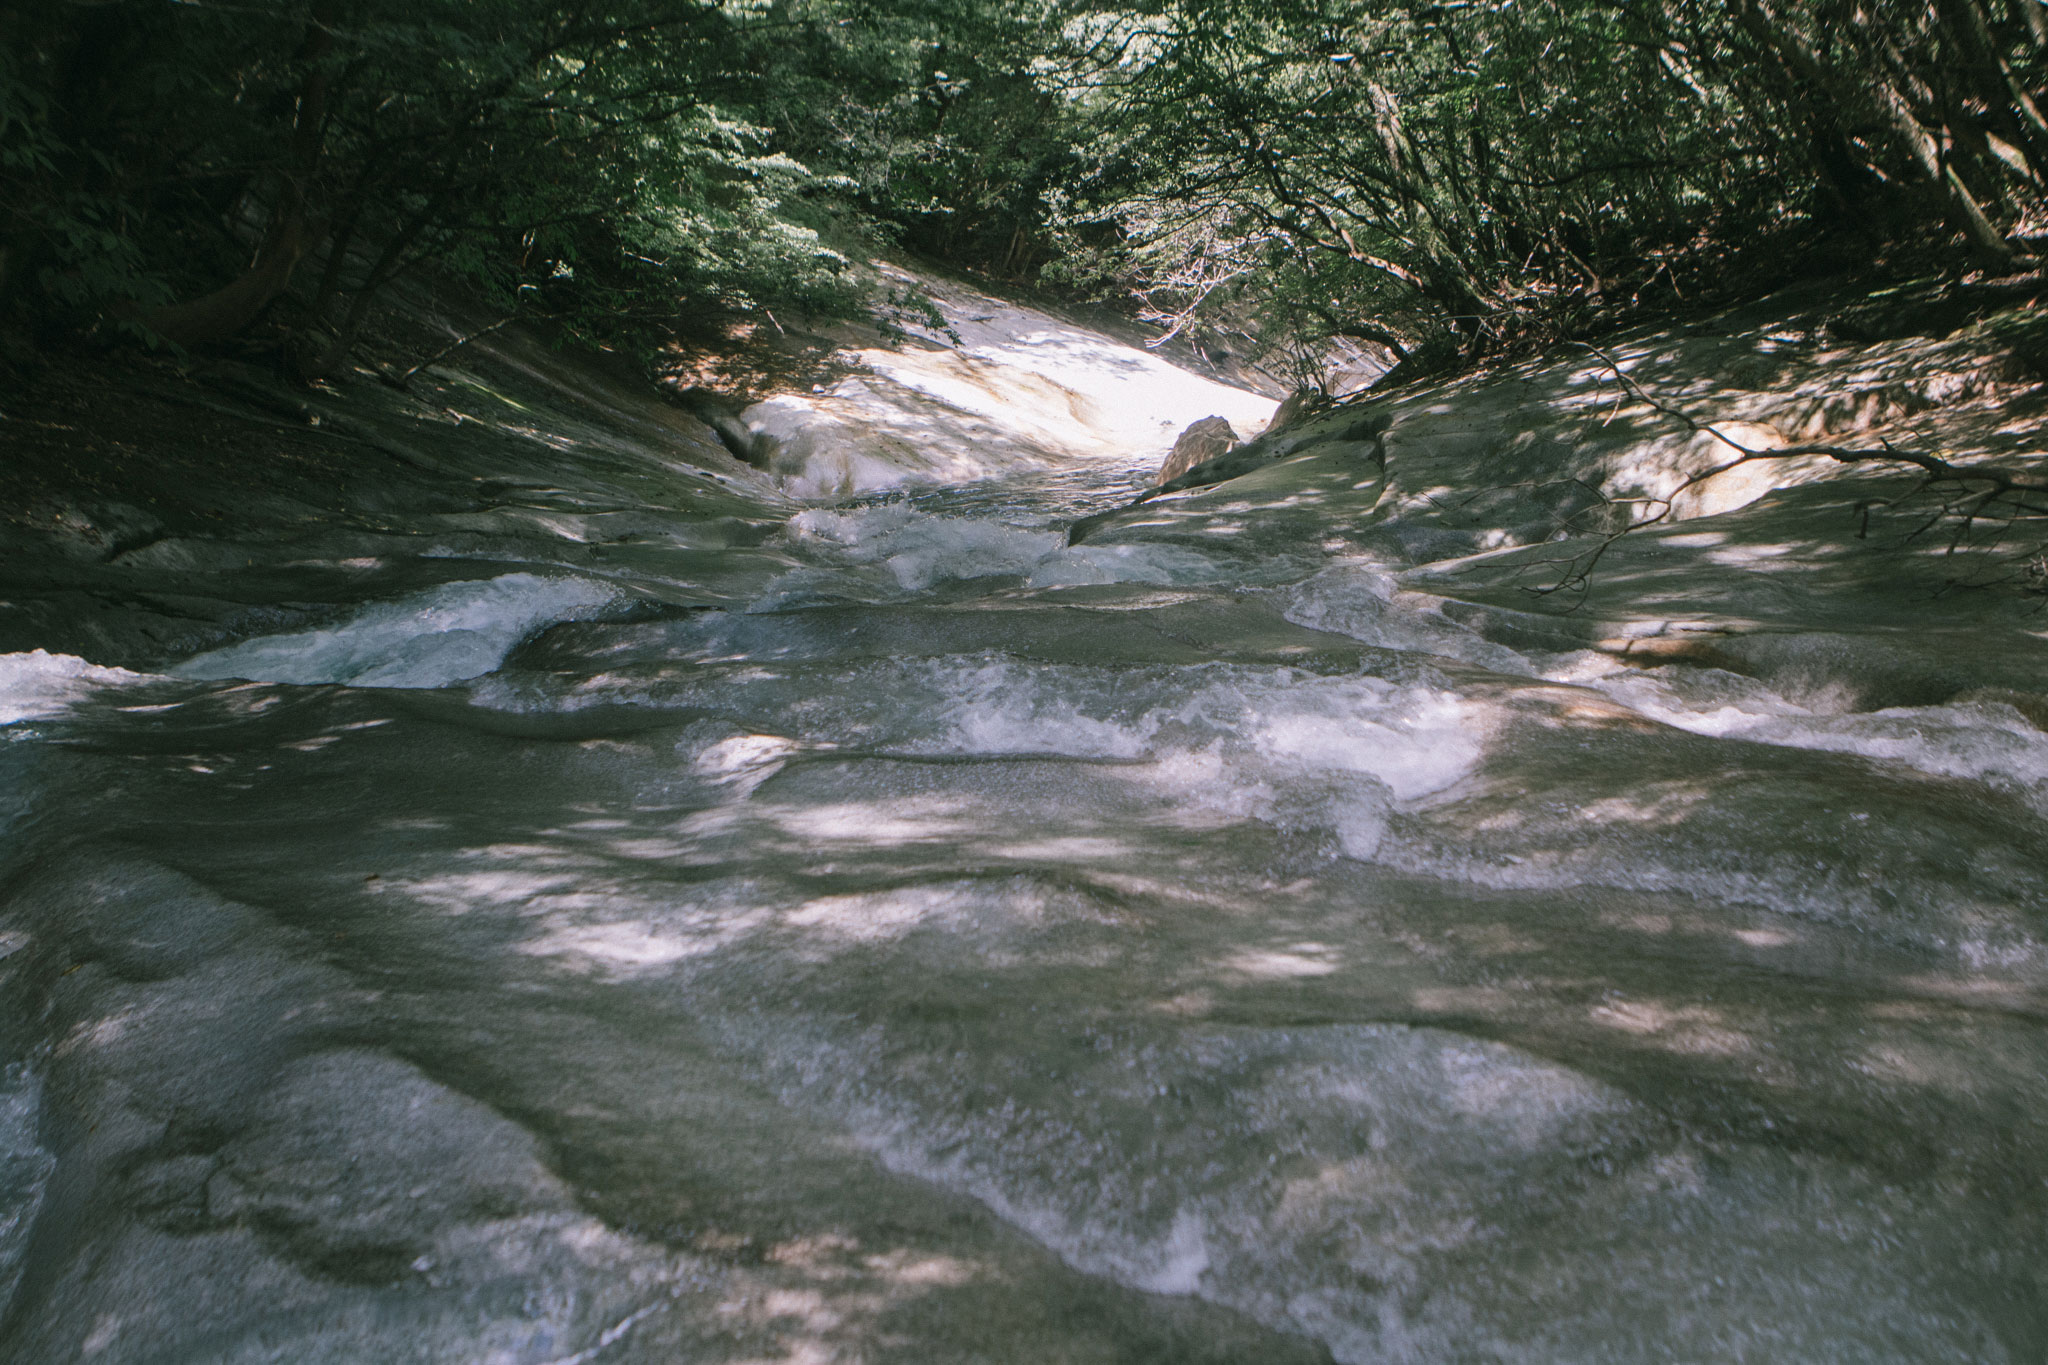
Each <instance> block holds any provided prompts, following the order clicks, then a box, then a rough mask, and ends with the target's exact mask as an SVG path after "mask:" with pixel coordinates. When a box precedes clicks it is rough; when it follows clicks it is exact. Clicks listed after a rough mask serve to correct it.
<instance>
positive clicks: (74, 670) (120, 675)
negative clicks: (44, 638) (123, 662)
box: [0, 649, 147, 725]
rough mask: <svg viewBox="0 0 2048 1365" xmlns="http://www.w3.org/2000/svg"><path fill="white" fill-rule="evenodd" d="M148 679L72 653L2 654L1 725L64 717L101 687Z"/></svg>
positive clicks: (0, 679)
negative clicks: (62, 715) (69, 709)
mask: <svg viewBox="0 0 2048 1365" xmlns="http://www.w3.org/2000/svg"><path fill="white" fill-rule="evenodd" d="M146 680H147V675H145V674H141V673H130V672H129V671H128V670H127V669H125V668H102V667H101V666H100V665H98V664H89V663H87V662H86V661H85V660H83V659H80V658H78V657H76V656H74V655H70V654H51V653H49V652H48V651H47V650H41V649H36V650H30V651H29V652H28V653H26V654H0V725H12V724H13V723H14V722H16V721H19V720H36V719H40V718H43V717H48V716H55V715H61V714H62V713H63V712H64V711H65V710H66V709H68V708H69V707H70V706H71V705H72V704H73V703H75V702H78V701H82V700H84V699H85V698H86V697H88V696H91V695H92V694H93V693H94V692H96V691H98V690H99V689H100V688H102V687H119V686H121V685H123V684H126V683H137V682H144V681H146Z"/></svg>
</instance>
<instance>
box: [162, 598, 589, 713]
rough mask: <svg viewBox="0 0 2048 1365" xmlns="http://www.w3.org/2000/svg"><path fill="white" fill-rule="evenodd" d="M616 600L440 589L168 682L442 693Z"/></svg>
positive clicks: (181, 672) (249, 648)
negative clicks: (555, 625)
mask: <svg viewBox="0 0 2048 1365" xmlns="http://www.w3.org/2000/svg"><path fill="white" fill-rule="evenodd" d="M618 596H619V594H618V591H617V590H616V589H615V588H613V587H611V586H610V585H609V584H604V583H599V582H595V581H593V580H591V579H587V578H567V577H563V578H543V577H540V576H539V575H537V574H529V573H513V574H505V575H503V576H502V577H499V578H490V579H484V580H481V581H476V582H467V583H447V584H443V585H442V586H440V587H437V588H431V589H429V590H427V591H426V592H422V593H417V594H415V595H413V596H411V597H405V598H400V599H399V600H397V601H395V602H379V603H375V604H373V605H371V606H369V607H366V608H364V609H363V610H362V611H359V612H357V613H356V614H355V615H354V616H353V617H351V618H349V619H348V620H347V621H345V622H343V623H341V624H339V625H335V626H325V627H321V628H319V629H316V630H303V631H294V632H292V633H291V634H288V635H265V636H261V637H259V638H257V639H253V640H245V641H243V642H242V643H240V644H236V645H229V646H228V647H227V648H225V649H216V650H213V651H211V652H209V653H206V654H201V655H199V656H198V657H196V658H192V659H188V660H186V661H185V662H184V663H182V664H180V665H178V667H177V668H176V669H174V670H173V672H175V673H176V674H177V675H178V676H180V677H185V678H247V679H250V680H252V681H257V682H281V683H352V684H354V685H356V686H358V687H445V686H447V685H448V684H449V683H453V682H460V681H462V680H464V679H466V678H475V677H481V676H482V675H483V674H486V673H489V672H491V671H493V670H494V669H496V668H497V667H498V665H499V664H501V663H503V662H504V660H505V656H506V655H507V654H509V653H511V651H512V647H513V646H514V645H516V644H518V643H519V642H520V641H521V640H523V639H525V638H526V637H527V636H528V635H531V634H532V633H533V632H534V631H535V630H537V629H539V628H540V627H542V626H545V625H548V624H550V623H552V622H556V621H573V620H579V619H585V618H588V617H590V616H593V615H595V614H597V613H598V612H600V611H602V610H603V609H604V608H605V607H607V606H609V605H611V604H612V603H613V602H614V601H616V600H617V599H618Z"/></svg>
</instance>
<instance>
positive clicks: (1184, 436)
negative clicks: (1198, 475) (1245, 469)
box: [1152, 417, 1237, 483]
mask: <svg viewBox="0 0 2048 1365" xmlns="http://www.w3.org/2000/svg"><path fill="white" fill-rule="evenodd" d="M1236 444H1237V433H1236V432H1234V431H1232V430H1231V429H1230V423H1229V422H1227V421H1225V420H1224V419H1223V418H1221V417H1204V418H1203V419H1202V420H1201V421H1199V422H1196V423H1194V424H1192V425H1191V426H1189V427H1188V429H1187V430H1186V431H1183V432H1182V433H1181V434H1180V436H1179V438H1178V439H1176V440H1175V441H1174V443H1173V451H1172V453H1170V454H1169V455H1168V456H1167V457H1166V463H1165V464H1163V465H1161V466H1159V473H1158V475H1157V477H1155V478H1154V479H1153V480H1152V482H1154V483H1168V482H1171V481H1172V480H1173V479H1175V478H1178V477H1179V476H1180V475H1182V474H1185V473H1187V472H1188V471H1189V470H1190V469H1193V468H1194V467H1195V466H1196V465H1198V464H1206V463H1207V462H1209V461H1210V460H1213V459H1215V458H1216V457H1217V456H1219V455H1221V454H1223V453H1224V452H1225V451H1227V450H1229V449H1230V448H1231V447H1232V446H1234V445H1236Z"/></svg>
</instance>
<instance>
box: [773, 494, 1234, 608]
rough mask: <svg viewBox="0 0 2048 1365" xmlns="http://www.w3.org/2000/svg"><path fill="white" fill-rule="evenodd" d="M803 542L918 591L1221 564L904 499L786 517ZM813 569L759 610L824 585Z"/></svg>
mask: <svg viewBox="0 0 2048 1365" xmlns="http://www.w3.org/2000/svg"><path fill="white" fill-rule="evenodd" d="M788 536H789V538H790V540H791V541H792V542H793V543H794V544H796V545H799V546H802V547H805V548H807V549H810V550H813V551H819V550H823V551H825V552H826V553H827V554H829V555H830V556H832V557H834V558H840V559H843V560H844V561H848V562H851V563H854V564H862V565H874V566H877V567H879V568H882V569H885V570H887V571H888V573H889V575H890V577H891V578H892V579H893V580H894V581H895V583H896V586H897V587H899V588H901V589H903V590H904V591H906V592H922V591H924V590H926V589H928V588H931V587H932V586H934V585H935V584H938V583H942V582H947V581H954V580H965V579H974V578H989V577H995V576H999V575H1014V576H1021V577H1026V578H1027V579H1028V582H1029V584H1030V586H1032V587H1059V586H1071V585H1076V584H1092V583H1159V584H1169V583H1206V582H1213V581H1215V580H1216V579H1218V578H1220V577H1222V576H1223V574H1224V570H1222V569H1221V568H1219V567H1218V566H1217V564H1216V563H1215V562H1214V561H1213V560H1211V559H1209V558H1208V557H1207V556H1205V555H1201V554H1198V553H1196V552H1195V551H1193V550H1185V549H1181V548H1178V547H1176V546H1171V545H1078V546H1074V547H1071V548H1070V547H1068V545H1067V543H1066V537H1065V536H1064V535H1063V534H1062V533H1060V532H1058V531H1042V530H1037V529H1034V528H1031V527H1024V526H1009V525H1004V524H1003V523H1001V522H997V521H990V520H988V519H985V518H980V517H951V516H940V515H934V514H931V513H926V512H920V511H918V510H916V509H915V508H912V507H910V506H908V505H907V504H904V503H900V502H890V503H881V504H878V505H875V506H872V507H859V508H854V509H851V510H848V511H825V510H822V509H813V510H811V511H807V512H800V513H798V514H797V515H796V516H794V517H792V518H791V519H790V522H789V527H788ZM830 582H831V580H830V579H829V578H820V576H819V575H818V573H817V571H816V570H808V569H799V570H796V571H794V572H792V573H790V574H785V575H783V576H782V577H781V578H779V579H777V580H776V582H775V583H774V584H772V585H771V586H770V588H769V590H768V592H767V593H766V594H764V595H763V597H762V598H761V599H760V600H759V602H757V603H756V607H757V609H767V608H772V607H775V606H779V605H781V604H782V603H783V602H785V601H786V600H788V599H789V598H790V597H791V596H792V595H793V594H798V595H800V590H801V589H803V588H806V587H811V586H820V587H822V586H828V585H829V584H830Z"/></svg>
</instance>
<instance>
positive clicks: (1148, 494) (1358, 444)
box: [1067, 408, 1390, 545]
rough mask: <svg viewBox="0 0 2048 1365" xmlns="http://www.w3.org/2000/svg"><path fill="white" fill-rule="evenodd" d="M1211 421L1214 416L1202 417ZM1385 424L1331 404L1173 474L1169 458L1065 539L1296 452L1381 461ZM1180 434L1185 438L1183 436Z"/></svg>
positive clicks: (1374, 412) (1373, 413)
mask: <svg viewBox="0 0 2048 1365" xmlns="http://www.w3.org/2000/svg"><path fill="white" fill-rule="evenodd" d="M1215 420H1217V419H1214V418H1206V419H1204V421H1215ZM1201 425H1203V423H1201V422H1197V423H1196V424H1195V426H1196V427H1199V426H1201ZM1389 425H1390V419H1389V418H1388V416H1387V415H1386V414H1385V413H1384V412H1382V411H1380V410H1379V409H1377V408H1374V409H1370V410H1366V411H1359V410H1356V409H1353V410H1352V411H1349V412H1347V411H1345V410H1344V409H1342V408H1331V409H1328V410H1326V411H1319V412H1316V413H1314V414H1312V415H1311V416H1308V417H1304V418H1301V419H1299V420H1298V421H1297V422H1296V425H1295V427H1294V429H1293V430H1291V431H1282V430H1280V429H1279V427H1278V425H1277V424H1276V425H1275V426H1273V427H1271V428H1269V429H1268V430H1267V431H1266V433H1265V434H1264V435H1263V436H1259V437H1257V438H1255V439H1253V440H1250V441H1246V442H1245V443H1244V444H1243V445H1234V446H1231V447H1229V448H1228V449H1226V450H1224V451H1223V453H1222V454H1220V455H1217V456H1215V457H1213V458H1211V459H1207V460H1203V461H1202V462H1200V463H1199V464H1196V465H1193V466H1191V467H1189V468H1187V469H1184V470H1182V471H1181V472H1180V473H1177V474H1173V473H1170V472H1169V471H1170V470H1171V468H1172V462H1171V461H1169V462H1168V468H1167V470H1162V471H1161V475H1162V477H1161V481H1160V482H1159V483H1158V484H1157V485H1156V486H1154V487H1152V488H1149V489H1147V490H1146V491H1145V492H1143V493H1140V494H1139V495H1138V496H1137V497H1136V498H1134V499H1132V500H1131V501H1130V502H1128V503H1125V504H1124V505H1123V506H1122V507H1114V508H1111V509H1110V510H1109V511H1107V512H1097V513H1096V514H1095V515H1094V516H1091V517H1083V518H1082V519H1081V520H1079V521H1077V522H1075V523H1074V524H1073V525H1072V526H1070V527H1068V528H1067V544H1069V545H1079V544H1080V543H1081V542H1082V541H1084V540H1086V539H1087V538H1088V537H1089V536H1090V535H1091V534H1093V533H1094V532H1095V530H1096V529H1097V528H1098V527H1101V526H1103V525H1105V524H1107V523H1109V522H1111V521H1114V520H1115V519H1116V518H1118V517H1120V516H1122V515H1123V514H1124V513H1126V512H1128V511H1130V510H1131V509H1133V508H1135V507H1138V506H1140V505H1142V504H1144V503H1147V502H1150V501H1151V500H1152V499H1154V498H1156V497H1160V496H1162V495H1164V494H1167V493H1180V492H1185V491H1186V490H1188V489H1191V488H1208V487H1210V486H1211V485H1213V484H1219V483H1227V482H1229V481H1230V480H1231V479H1236V478H1242V477H1243V476H1244V475H1246V474H1250V473H1252V472H1253V471H1255V470H1258V469H1263V468H1264V467H1265V466H1267V465H1269V464H1273V463H1276V462H1277V461H1280V460H1284V459H1289V458H1291V457H1293V456H1296V455H1307V454H1317V453H1321V454H1338V453H1340V452H1341V453H1342V454H1344V455H1346V456H1348V457H1351V458H1356V459H1359V460H1363V461H1371V462H1373V463H1378V464H1384V463H1385V462H1386V449H1385V446H1384V445H1383V444H1382V442H1381V440H1380V438H1381V437H1382V436H1383V435H1385V433H1386V431H1387V428H1388V426H1389ZM1193 430H1194V428H1193V427H1191V428H1189V431H1190V432H1192V431H1193ZM1182 439H1183V440H1185V439H1186V437H1185V435H1184V436H1183V437H1182Z"/></svg>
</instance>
